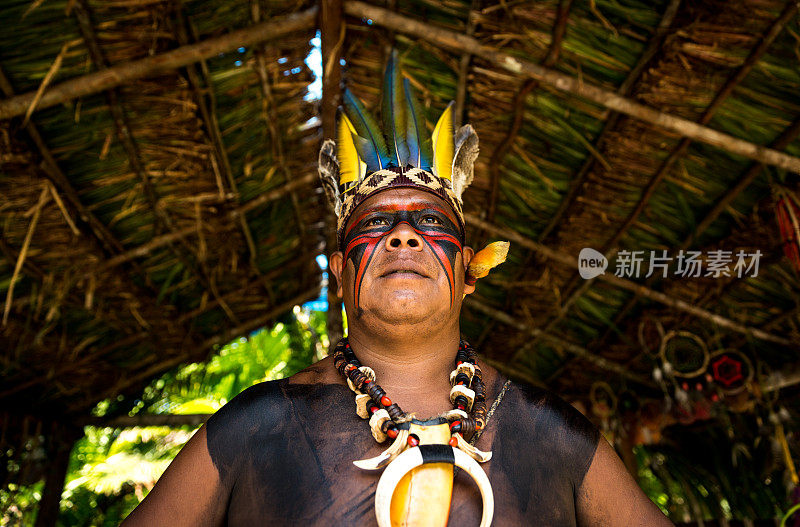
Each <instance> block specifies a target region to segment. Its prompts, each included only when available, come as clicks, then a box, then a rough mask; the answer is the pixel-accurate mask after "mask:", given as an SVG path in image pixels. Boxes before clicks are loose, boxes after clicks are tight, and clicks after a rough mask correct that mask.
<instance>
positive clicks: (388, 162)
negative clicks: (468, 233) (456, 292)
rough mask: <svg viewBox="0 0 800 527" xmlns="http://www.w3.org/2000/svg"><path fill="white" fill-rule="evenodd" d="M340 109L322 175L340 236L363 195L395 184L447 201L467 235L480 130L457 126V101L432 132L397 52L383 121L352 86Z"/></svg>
mask: <svg viewBox="0 0 800 527" xmlns="http://www.w3.org/2000/svg"><path fill="white" fill-rule="evenodd" d="M343 103H344V106H343V108H340V109H339V115H338V122H337V127H336V141H335V142H334V141H333V140H331V139H328V140H326V141H325V142H324V143H323V145H322V148H321V149H320V153H319V175H320V179H321V180H322V184H323V187H324V188H325V193H326V195H327V196H328V200H329V201H330V202H331V205H332V206H333V209H334V211H335V212H336V216H337V217H338V221H337V229H336V232H337V235H338V236H337V238H338V242H339V246H340V247H341V244H342V234H343V231H344V227H345V225H346V224H347V220H348V219H349V218H350V215H351V214H352V213H353V211H354V210H355V209H356V207H358V205H359V204H361V203H362V202H363V201H364V200H365V199H367V198H368V197H370V196H372V195H373V194H375V193H377V192H381V191H383V190H387V189H390V188H415V189H419V190H423V191H426V192H430V193H432V194H434V195H436V196H438V197H440V198H441V199H443V200H444V201H445V202H446V203H447V204H449V205H450V207H451V208H452V209H453V212H455V215H456V217H457V218H458V222H459V227H460V229H461V237H462V241H463V238H464V233H465V229H464V213H463V202H462V200H461V194H462V193H463V192H464V189H465V188H467V186H469V184H470V183H472V177H473V166H474V163H475V159H476V158H477V157H478V134H476V133H475V130H474V129H473V128H472V126H470V125H465V126H462V127H460V128H459V129H458V131H457V132H456V131H455V126H454V122H453V103H452V102H451V103H450V104H449V105H448V106H447V108H445V110H444V112H442V115H441V117H439V121H438V122H437V123H436V126H435V127H434V129H433V133H432V134H429V133H428V129H427V127H426V125H425V118H424V115H423V112H422V109H421V106H420V104H419V101H418V100H417V98H416V97H415V95H414V92H413V90H412V88H411V85H410V83H409V81H408V79H402V82H401V78H400V74H399V71H398V68H397V52H396V51H394V52H392V55H391V57H390V59H389V63H388V65H387V66H386V73H385V76H384V85H383V103H382V105H381V117H382V124H383V127H382V128H379V127H378V124H377V122H376V120H375V119H374V118H373V117H372V116H371V115H370V114H369V113H368V112H367V111H366V109H365V108H364V104H363V103H362V102H361V101H360V100H359V99H358V98H357V97H355V96H354V95H353V94H352V93H351V92H350V90H347V89H346V90H345V91H344V95H343Z"/></svg>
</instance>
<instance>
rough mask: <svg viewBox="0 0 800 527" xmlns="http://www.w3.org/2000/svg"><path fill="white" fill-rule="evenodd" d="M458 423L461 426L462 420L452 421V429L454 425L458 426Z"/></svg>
mask: <svg viewBox="0 0 800 527" xmlns="http://www.w3.org/2000/svg"><path fill="white" fill-rule="evenodd" d="M456 425H459V426H460V425H461V421H453V422H452V423H450V430H452V429H453V427H454V426H456Z"/></svg>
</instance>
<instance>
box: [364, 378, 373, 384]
mask: <svg viewBox="0 0 800 527" xmlns="http://www.w3.org/2000/svg"><path fill="white" fill-rule="evenodd" d="M371 382H372V381H371V380H369V378H367V379H364V384H369V383H371Z"/></svg>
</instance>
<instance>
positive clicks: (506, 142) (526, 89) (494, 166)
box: [456, 0, 572, 223]
mask: <svg viewBox="0 0 800 527" xmlns="http://www.w3.org/2000/svg"><path fill="white" fill-rule="evenodd" d="M571 8H572V0H560V1H559V3H558V14H557V15H556V22H555V24H554V25H553V36H552V40H551V42H550V48H549V49H548V50H547V55H546V56H545V58H544V60H543V61H542V65H543V66H544V67H546V68H552V67H553V66H554V65H555V63H556V61H557V60H558V56H559V55H560V54H561V42H562V40H563V39H564V33H566V30H567V20H568V19H569V11H570V9H571ZM538 85H539V82H538V81H537V80H534V79H529V80H527V81H526V82H524V83H523V84H522V86H521V87H520V89H519V91H518V92H517V94H516V95H515V96H514V103H513V107H514V113H513V119H512V120H511V126H510V127H509V129H508V132H507V133H506V135H505V137H504V138H503V140H502V141H500V143H499V144H498V145H497V147H496V148H495V149H494V152H492V155H491V158H490V159H489V206H488V208H487V211H486V221H488V222H489V223H491V222H493V221H494V215H495V212H496V210H497V200H498V197H499V195H500V169H501V168H502V165H503V160H504V159H505V158H506V155H507V154H508V151H509V150H510V149H511V146H512V145H513V144H514V141H515V140H516V138H517V135H518V134H519V130H520V128H522V119H523V117H524V115H525V103H526V100H527V98H528V94H529V93H530V92H531V91H532V90H533V89H534V88H536V87H537V86H538ZM456 122H458V121H456Z"/></svg>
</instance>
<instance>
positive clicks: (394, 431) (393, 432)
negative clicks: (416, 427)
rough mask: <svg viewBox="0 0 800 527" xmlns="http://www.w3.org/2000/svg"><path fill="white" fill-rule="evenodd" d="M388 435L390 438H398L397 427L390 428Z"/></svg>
mask: <svg viewBox="0 0 800 527" xmlns="http://www.w3.org/2000/svg"><path fill="white" fill-rule="evenodd" d="M386 435H387V436H389V438H390V439H394V438H396V437H397V429H396V428H390V429H389V430H387V431H386Z"/></svg>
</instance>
